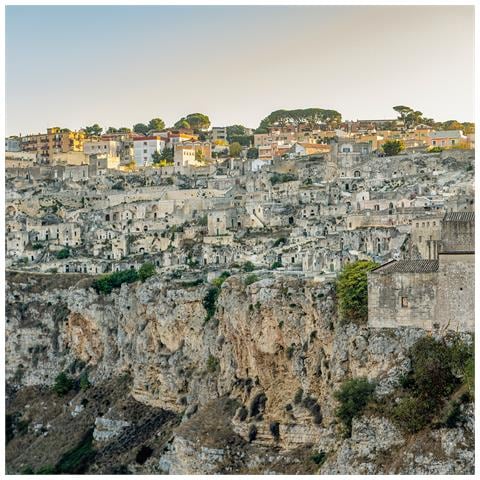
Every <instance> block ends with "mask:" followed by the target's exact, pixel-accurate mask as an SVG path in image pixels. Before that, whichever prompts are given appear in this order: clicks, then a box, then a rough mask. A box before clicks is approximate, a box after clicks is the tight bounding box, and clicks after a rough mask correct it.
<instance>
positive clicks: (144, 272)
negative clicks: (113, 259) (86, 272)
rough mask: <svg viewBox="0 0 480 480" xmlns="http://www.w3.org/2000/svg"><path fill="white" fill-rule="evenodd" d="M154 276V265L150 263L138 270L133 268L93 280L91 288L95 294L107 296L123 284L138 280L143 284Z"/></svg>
mask: <svg viewBox="0 0 480 480" xmlns="http://www.w3.org/2000/svg"><path fill="white" fill-rule="evenodd" d="M154 274H155V265H153V264H152V263H150V262H146V263H144V264H143V265H142V266H141V267H140V268H139V270H138V271H137V270H135V269H134V268H132V269H129V270H121V271H120V272H114V273H111V274H109V275H103V276H102V277H100V278H99V279H97V280H95V281H94V282H93V284H92V287H93V288H94V289H95V290H96V292H97V293H103V294H109V293H111V292H112V290H113V289H115V288H120V287H121V286H122V285H123V284H124V283H133V282H136V281H138V280H141V281H142V282H144V281H145V280H146V279H147V278H149V277H151V276H152V275H154Z"/></svg>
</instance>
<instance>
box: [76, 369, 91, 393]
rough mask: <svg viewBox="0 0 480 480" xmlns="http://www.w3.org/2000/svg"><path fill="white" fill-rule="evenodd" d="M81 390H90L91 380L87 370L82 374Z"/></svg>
mask: <svg viewBox="0 0 480 480" xmlns="http://www.w3.org/2000/svg"><path fill="white" fill-rule="evenodd" d="M79 383H80V390H88V389H89V388H90V385H91V384H90V380H88V374H87V372H83V373H82V374H81V375H80V382H79Z"/></svg>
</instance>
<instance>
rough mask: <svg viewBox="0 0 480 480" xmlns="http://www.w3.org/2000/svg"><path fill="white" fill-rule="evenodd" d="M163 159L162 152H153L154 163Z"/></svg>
mask: <svg viewBox="0 0 480 480" xmlns="http://www.w3.org/2000/svg"><path fill="white" fill-rule="evenodd" d="M161 161H162V154H161V153H160V152H157V151H156V150H155V152H153V153H152V163H154V164H158V163H160V162H161Z"/></svg>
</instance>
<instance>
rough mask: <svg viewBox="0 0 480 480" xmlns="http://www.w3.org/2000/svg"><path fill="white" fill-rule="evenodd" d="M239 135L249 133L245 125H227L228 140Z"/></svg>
mask: <svg viewBox="0 0 480 480" xmlns="http://www.w3.org/2000/svg"><path fill="white" fill-rule="evenodd" d="M238 135H247V129H246V128H245V127H244V126H243V125H230V126H229V127H227V140H228V141H229V142H231V141H232V137H235V136H238Z"/></svg>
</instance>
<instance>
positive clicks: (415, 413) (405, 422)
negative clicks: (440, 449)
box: [392, 396, 433, 433]
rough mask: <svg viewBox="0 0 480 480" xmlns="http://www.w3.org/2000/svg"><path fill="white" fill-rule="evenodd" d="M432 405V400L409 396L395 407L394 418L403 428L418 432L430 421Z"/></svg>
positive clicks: (410, 431) (393, 410) (407, 430)
mask: <svg viewBox="0 0 480 480" xmlns="http://www.w3.org/2000/svg"><path fill="white" fill-rule="evenodd" d="M432 407H433V405H432V401H431V400H428V399H425V398H422V397H413V396H407V397H404V398H402V399H401V400H400V402H399V403H398V404H397V405H395V406H394V407H393V409H392V419H393V421H394V422H395V423H396V424H397V425H398V426H399V427H400V428H401V429H402V430H404V431H406V432H409V433H414V432H418V431H419V430H421V429H422V428H424V427H425V426H426V425H428V424H429V423H430V421H431V419H432Z"/></svg>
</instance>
